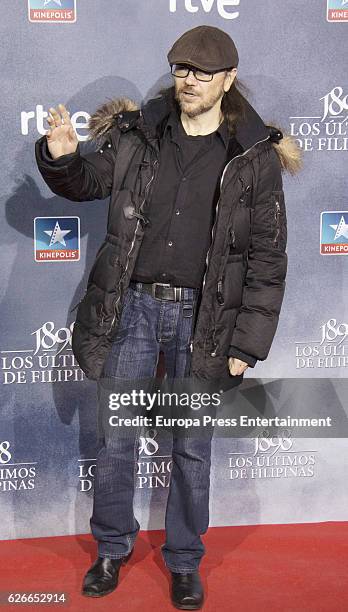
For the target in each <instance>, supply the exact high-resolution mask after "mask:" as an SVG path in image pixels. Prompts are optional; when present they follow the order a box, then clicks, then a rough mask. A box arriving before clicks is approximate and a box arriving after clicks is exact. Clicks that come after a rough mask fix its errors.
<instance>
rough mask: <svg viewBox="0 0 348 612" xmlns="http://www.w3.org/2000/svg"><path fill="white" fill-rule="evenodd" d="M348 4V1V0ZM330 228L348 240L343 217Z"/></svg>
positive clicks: (346, 227)
mask: <svg viewBox="0 0 348 612" xmlns="http://www.w3.org/2000/svg"><path fill="white" fill-rule="evenodd" d="M346 2H348V0H346ZM330 227H332V229H334V230H336V233H335V237H334V240H336V238H339V237H340V236H344V238H348V225H347V223H346V222H345V220H344V216H343V215H342V217H341V218H340V221H339V223H338V224H337V225H330Z"/></svg>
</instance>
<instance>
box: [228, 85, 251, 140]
mask: <svg viewBox="0 0 348 612" xmlns="http://www.w3.org/2000/svg"><path fill="white" fill-rule="evenodd" d="M250 93H251V91H250V89H249V88H248V87H247V86H246V85H245V84H244V83H243V82H242V81H240V80H239V79H238V78H237V77H235V79H234V81H233V83H232V85H231V87H230V89H229V90H228V91H227V92H226V93H224V95H223V97H222V100H221V111H222V114H223V116H224V117H225V119H226V121H227V126H228V130H229V132H230V134H231V135H232V136H234V135H235V133H236V125H237V123H238V122H240V121H245V120H246V112H247V100H246V98H247V97H248V96H249V95H250Z"/></svg>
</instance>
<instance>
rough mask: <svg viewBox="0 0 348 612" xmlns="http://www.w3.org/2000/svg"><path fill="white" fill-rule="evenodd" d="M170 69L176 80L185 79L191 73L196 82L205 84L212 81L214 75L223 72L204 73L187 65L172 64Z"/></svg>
mask: <svg viewBox="0 0 348 612" xmlns="http://www.w3.org/2000/svg"><path fill="white" fill-rule="evenodd" d="M170 68H171V73H172V75H173V76H175V77H177V78H178V79H185V78H186V77H187V76H188V75H189V73H190V72H192V73H193V75H194V76H195V78H196V79H197V81H205V82H208V81H212V80H213V77H214V74H217V73H218V72H225V70H213V71H212V72H205V71H204V70H200V69H199V68H195V67H194V66H189V65H187V64H172V65H171V67H170Z"/></svg>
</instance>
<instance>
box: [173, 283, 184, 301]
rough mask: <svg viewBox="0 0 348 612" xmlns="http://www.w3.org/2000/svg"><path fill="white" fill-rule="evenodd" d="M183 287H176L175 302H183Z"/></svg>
mask: <svg viewBox="0 0 348 612" xmlns="http://www.w3.org/2000/svg"><path fill="white" fill-rule="evenodd" d="M181 289H182V288H181V287H174V301H175V302H180V301H181Z"/></svg>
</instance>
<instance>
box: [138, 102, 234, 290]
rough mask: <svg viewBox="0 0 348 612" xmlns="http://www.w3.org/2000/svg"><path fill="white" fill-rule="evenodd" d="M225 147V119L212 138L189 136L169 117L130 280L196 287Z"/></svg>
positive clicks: (175, 116)
mask: <svg viewBox="0 0 348 612" xmlns="http://www.w3.org/2000/svg"><path fill="white" fill-rule="evenodd" d="M228 142H229V133H228V129H227V124H226V121H225V120H224V121H223V122H222V123H221V125H220V126H219V127H218V129H217V130H216V131H215V132H212V133H211V134H208V135H206V136H189V135H187V134H186V132H185V130H184V128H183V126H182V124H181V121H180V117H179V115H178V113H177V111H176V110H173V111H172V112H171V113H170V115H169V118H168V121H167V124H166V127H165V130H164V133H163V137H162V139H161V143H160V157H159V168H158V174H157V178H156V182H155V185H154V188H153V192H152V197H151V201H150V202H149V203H148V205H147V209H146V216H147V217H148V219H149V220H150V223H149V225H148V226H147V227H146V229H145V234H144V237H143V241H142V244H141V247H140V251H139V255H138V258H137V261H136V264H135V268H134V271H133V275H132V280H137V281H140V282H146V283H153V282H161V283H170V284H172V285H176V286H182V287H197V288H198V287H200V285H201V283H202V280H203V276H204V271H205V260H206V254H207V250H208V248H209V245H210V241H211V230H212V225H213V222H214V215H215V207H216V203H217V200H218V197H219V187H220V185H219V183H220V177H221V174H222V171H223V169H224V167H225V163H226V154H227V147H228Z"/></svg>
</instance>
